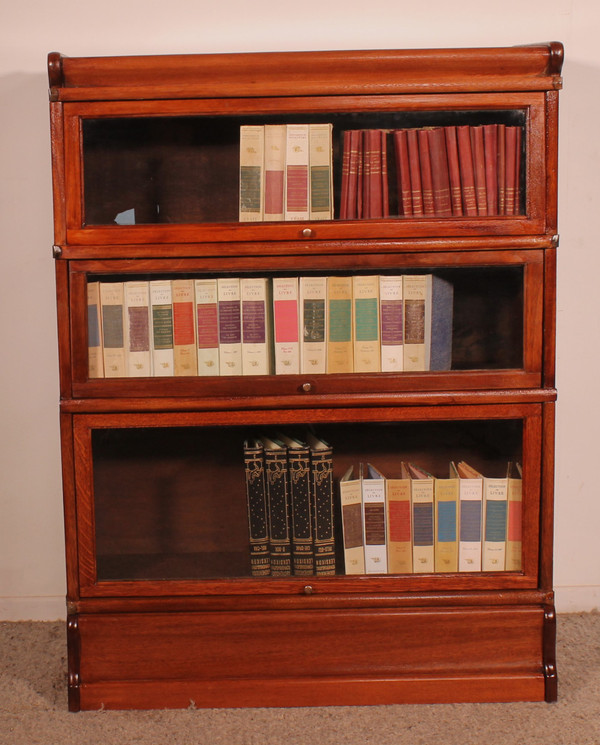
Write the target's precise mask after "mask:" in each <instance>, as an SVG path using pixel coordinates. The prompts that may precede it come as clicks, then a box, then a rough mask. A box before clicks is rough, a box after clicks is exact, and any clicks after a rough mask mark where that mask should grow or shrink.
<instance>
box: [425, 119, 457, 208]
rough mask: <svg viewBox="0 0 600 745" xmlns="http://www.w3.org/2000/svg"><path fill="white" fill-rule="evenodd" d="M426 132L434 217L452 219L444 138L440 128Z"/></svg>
mask: <svg viewBox="0 0 600 745" xmlns="http://www.w3.org/2000/svg"><path fill="white" fill-rule="evenodd" d="M426 132H427V139H428V141H429V154H430V162H431V184H432V191H433V206H434V210H435V215H436V217H452V202H451V199H450V174H449V172H448V156H447V154H446V136H445V133H444V130H443V128H442V127H435V128H434V129H428V130H426Z"/></svg>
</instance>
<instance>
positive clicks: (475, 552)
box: [458, 478, 483, 572]
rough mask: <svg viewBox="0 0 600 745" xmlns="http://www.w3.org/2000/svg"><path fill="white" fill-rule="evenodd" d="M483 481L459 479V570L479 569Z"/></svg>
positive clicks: (477, 570) (474, 570) (475, 570)
mask: <svg viewBox="0 0 600 745" xmlns="http://www.w3.org/2000/svg"><path fill="white" fill-rule="evenodd" d="M482 517H483V483H482V480H481V479H464V478H461V479H460V518H459V520H460V543H459V549H458V551H459V553H458V571H459V572H479V571H481V527H482Z"/></svg>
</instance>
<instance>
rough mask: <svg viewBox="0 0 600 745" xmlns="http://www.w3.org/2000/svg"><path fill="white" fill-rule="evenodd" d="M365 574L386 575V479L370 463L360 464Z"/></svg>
mask: <svg viewBox="0 0 600 745" xmlns="http://www.w3.org/2000/svg"><path fill="white" fill-rule="evenodd" d="M361 482H362V501H363V531H364V546H365V573H366V574H386V573H387V571H388V563H387V532H386V522H387V521H386V515H385V491H386V479H385V477H384V475H383V474H382V473H381V472H380V471H378V470H377V469H376V468H375V467H374V466H372V465H371V464H370V463H367V464H366V469H365V467H364V466H363V464H361Z"/></svg>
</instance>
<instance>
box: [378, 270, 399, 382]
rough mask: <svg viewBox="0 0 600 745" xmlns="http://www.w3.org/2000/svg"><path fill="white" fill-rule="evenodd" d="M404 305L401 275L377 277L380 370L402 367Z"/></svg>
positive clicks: (393, 370)
mask: <svg viewBox="0 0 600 745" xmlns="http://www.w3.org/2000/svg"><path fill="white" fill-rule="evenodd" d="M403 318H404V307H403V300H402V276H401V275H391V276H389V275H381V276H380V277H379V322H380V327H381V332H380V336H381V372H401V371H402V370H403V369H404V322H403Z"/></svg>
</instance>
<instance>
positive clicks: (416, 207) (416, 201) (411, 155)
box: [406, 129, 425, 217]
mask: <svg viewBox="0 0 600 745" xmlns="http://www.w3.org/2000/svg"><path fill="white" fill-rule="evenodd" d="M406 142H407V146H408V162H409V166H410V186H411V194H412V209H413V215H414V216H415V217H422V216H423V215H424V214H425V209H424V206H423V184H422V182H421V161H420V158H419V136H418V130H416V129H409V130H408V131H407V133H406Z"/></svg>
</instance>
